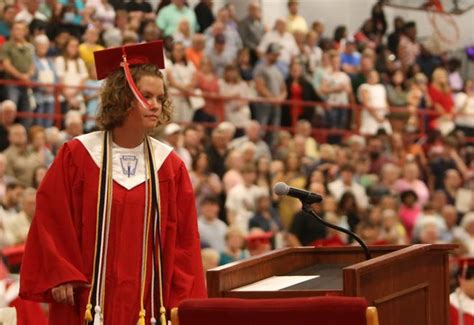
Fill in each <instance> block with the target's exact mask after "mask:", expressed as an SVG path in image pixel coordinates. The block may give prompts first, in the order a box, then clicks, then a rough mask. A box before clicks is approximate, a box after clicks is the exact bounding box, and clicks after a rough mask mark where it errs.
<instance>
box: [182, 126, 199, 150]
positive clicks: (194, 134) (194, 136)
mask: <svg viewBox="0 0 474 325" xmlns="http://www.w3.org/2000/svg"><path fill="white" fill-rule="evenodd" d="M183 147H184V148H185V149H186V150H188V152H189V153H190V155H191V157H196V156H197V155H198V154H199V153H200V152H202V151H204V147H203V146H202V143H201V142H200V139H199V131H198V128H197V125H195V124H190V125H188V126H186V127H185V128H184V130H183Z"/></svg>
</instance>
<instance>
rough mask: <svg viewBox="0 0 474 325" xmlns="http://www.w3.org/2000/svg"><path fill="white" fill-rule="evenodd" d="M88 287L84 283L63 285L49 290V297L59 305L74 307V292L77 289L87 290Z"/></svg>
mask: <svg viewBox="0 0 474 325" xmlns="http://www.w3.org/2000/svg"><path fill="white" fill-rule="evenodd" d="M88 287H89V285H88V284H85V283H75V282H71V283H65V284H62V285H59V286H57V287H55V288H53V289H51V295H52V296H53V299H54V301H56V302H58V303H60V304H68V305H70V306H74V290H75V289H77V288H88Z"/></svg>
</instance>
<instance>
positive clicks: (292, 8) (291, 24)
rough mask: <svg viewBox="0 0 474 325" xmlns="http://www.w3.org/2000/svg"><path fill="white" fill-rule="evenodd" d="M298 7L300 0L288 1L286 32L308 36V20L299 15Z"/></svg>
mask: <svg viewBox="0 0 474 325" xmlns="http://www.w3.org/2000/svg"><path fill="white" fill-rule="evenodd" d="M298 5H299V1H298V0H289V1H288V18H287V27H286V30H287V31H288V32H289V33H291V34H293V33H294V32H296V31H300V32H303V33H305V34H306V33H307V32H308V24H307V23H306V19H304V17H303V16H301V15H299V14H298Z"/></svg>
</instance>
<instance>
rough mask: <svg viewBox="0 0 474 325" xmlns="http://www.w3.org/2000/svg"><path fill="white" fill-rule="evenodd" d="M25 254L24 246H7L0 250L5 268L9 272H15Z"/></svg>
mask: <svg viewBox="0 0 474 325" xmlns="http://www.w3.org/2000/svg"><path fill="white" fill-rule="evenodd" d="M24 252H25V245H24V244H21V245H17V246H9V247H5V248H3V249H2V250H1V252H0V253H1V255H2V257H3V259H4V261H5V264H6V266H7V267H8V268H9V269H10V270H15V269H18V268H19V267H20V264H21V260H22V259H23V254H24Z"/></svg>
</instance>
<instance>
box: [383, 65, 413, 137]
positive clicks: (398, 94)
mask: <svg viewBox="0 0 474 325" xmlns="http://www.w3.org/2000/svg"><path fill="white" fill-rule="evenodd" d="M404 82H405V74H404V73H403V71H402V70H400V69H397V70H395V71H394V72H393V73H392V75H391V77H390V83H389V84H387V86H386V88H387V101H388V104H389V106H390V107H391V108H392V107H393V108H396V109H397V110H396V111H392V112H390V122H391V123H392V126H393V128H394V130H395V131H397V132H403V129H404V126H405V124H406V122H407V121H408V117H409V112H408V111H407V105H408V92H407V91H406V90H405V85H404Z"/></svg>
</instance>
